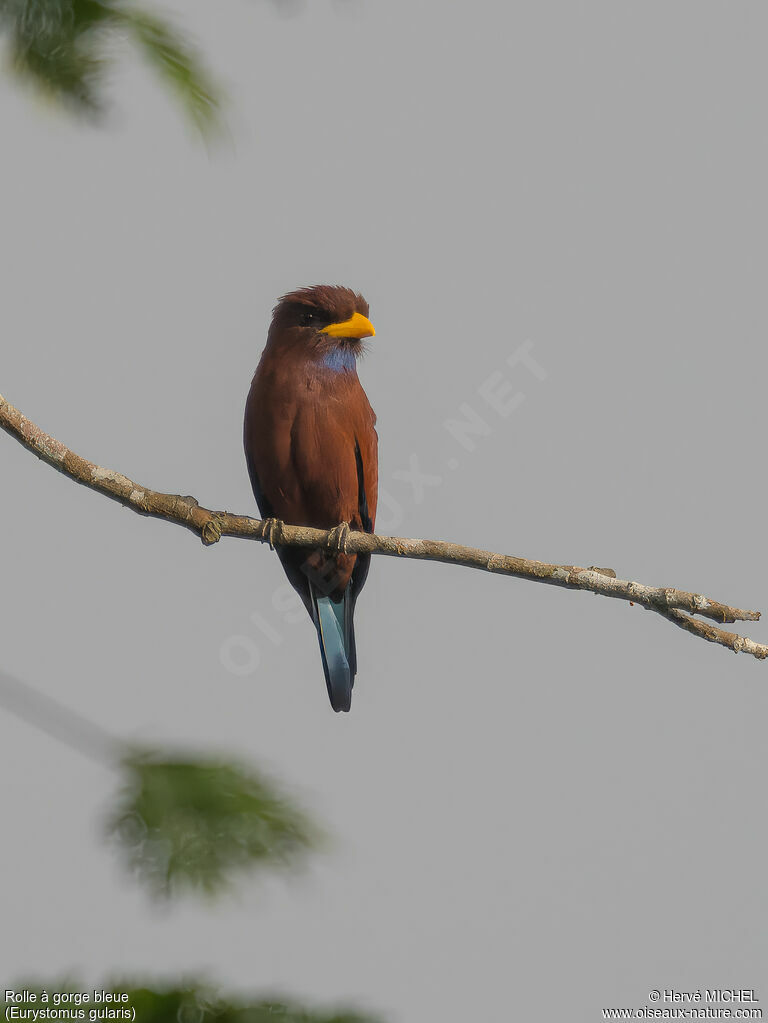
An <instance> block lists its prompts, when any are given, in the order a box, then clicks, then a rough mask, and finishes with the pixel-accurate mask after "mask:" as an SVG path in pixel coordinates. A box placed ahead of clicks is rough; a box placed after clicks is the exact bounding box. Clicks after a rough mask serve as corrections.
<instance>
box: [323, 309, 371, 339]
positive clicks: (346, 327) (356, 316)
mask: <svg viewBox="0 0 768 1023" xmlns="http://www.w3.org/2000/svg"><path fill="white" fill-rule="evenodd" d="M320 333H321V334H330V335H331V337H356V338H358V339H360V338H364V337H373V336H374V335H375V333H376V331H375V330H374V329H373V324H372V323H371V321H370V320H369V319H368V317H367V316H363V314H362V313H352V315H351V316H350V318H349V319H348V320H344V322H343V323H330V324H329V325H328V326H327V327H323V329H322V330H321V331H320Z"/></svg>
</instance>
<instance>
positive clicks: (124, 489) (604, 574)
mask: <svg viewBox="0 0 768 1023" xmlns="http://www.w3.org/2000/svg"><path fill="white" fill-rule="evenodd" d="M0 428H2V429H3V430H5V432H6V433H8V434H10V436H12V437H15V438H16V440H18V441H19V442H20V443H21V444H23V445H24V447H26V448H28V449H29V450H30V451H32V452H33V453H34V454H36V455H37V456H38V458H41V459H42V460H43V461H45V462H47V463H48V464H49V465H51V466H53V468H54V469H57V470H58V471H59V472H61V473H63V474H64V475H65V476H69V478H70V479H73V480H75V482H77V483H82V484H83V485H84V486H86V487H90V488H91V489H92V490H98V491H99V492H100V493H102V494H106V495H107V497H111V498H112V499H113V500H115V501H118V502H119V503H120V504H122V505H124V506H125V507H126V508H132V509H133V510H134V511H136V512H138V513H139V514H141V515H150V516H153V517H156V518H162V519H167V520H168V521H169V522H175V523H177V524H178V525H181V526H185V527H186V528H187V529H189V530H191V531H192V532H194V533H197V534H198V536H200V538H201V540H202V541H203V543H204V544H206V545H210V544H214V543H216V542H217V541H218V540H219V539H221V537H222V536H235V537H242V538H245V539H250V540H260V541H262V542H270V543H271V542H273V541H274V542H275V543H278V544H283V545H285V546H289V547H308V548H318V547H324V548H328V549H335V548H336V547H337V546H338V541H337V539H336V535H332V534H335V531H334V530H325V529H313V528H311V527H309V526H292V525H288V524H285V523H274V522H273V521H272V522H270V521H269V520H263V521H262V520H259V519H254V518H250V517H249V516H247V515H232V514H230V513H229V512H221V511H211V510H209V509H208V508H203V507H202V506H201V505H199V504H198V502H197V501H196V500H195V499H194V497H182V496H180V495H179V494H163V493H160V492H158V491H156V490H148V489H147V488H146V487H142V486H140V485H139V484H138V483H134V482H133V480H129V479H128V478H127V477H126V476H123V475H122V474H121V473H118V472H114V471H113V470H111V469H104V468H102V467H101V466H99V465H95V464H94V463H93V462H89V461H88V460H87V459H85V458H82V457H81V456H80V455H76V454H75V453H74V452H73V451H70V450H69V448H67V447H65V446H64V445H63V444H62V443H61V442H60V441H58V440H56V439H55V438H53V437H51V436H49V435H48V434H47V433H44V432H43V430H41V429H40V427H39V426H35V424H34V423H32V422H31V421H30V420H29V419H27V418H26V416H24V415H22V413H21V412H19V410H18V409H16V408H14V407H13V405H11V404H9V402H7V401H6V400H5V399H4V398H3V396H2V395H0ZM343 546H344V550H345V551H347V552H348V553H350V554H387V555H390V556H392V557H403V558H415V559H418V560H422V561H441V562H444V563H446V564H453V565H464V566H465V567H467V568H478V569H482V570H483V571H485V572H495V573H498V574H501V575H512V576H516V577H518V578H520V579H530V580H532V581H535V582H541V583H549V584H550V585H552V586H563V587H565V588H567V589H575V590H587V591H588V592H590V593H598V594H600V595H602V596H604V597H615V598H617V599H619V600H627V601H629V602H630V603H633V604H640V605H641V606H642V607H645V608H648V609H649V610H651V611H655V612H657V613H658V614H660V615H661V616H662V617H663V618H666V619H667V620H668V621H670V622H672V623H674V624H675V625H677V626H678V627H680V628H682V629H686V630H687V631H688V632H690V633H691V634H692V635H694V636H698V637H700V638H701V639H705V640H707V641H708V642H710V643H717V644H719V645H720V646H725V647H727V648H728V649H730V650H733V651H734V653H739V652H744V653H748V654H751V655H752V656H753V657H757V658H758V659H759V660H764V659H765V658H766V657H768V646H766V645H764V644H762V643H755V642H753V641H752V640H751V639H747V638H746V637H744V636H739V635H737V634H736V633H733V632H726V631H724V630H723V629H719V628H715V627H713V626H711V625H708V624H706V623H705V622H702V621H699V619H697V618H693V617H691V616H692V615H700V616H702V617H704V618H710V619H712V620H713V621H716V622H719V623H721V624H724V623H726V622H736V621H750V622H756V621H758V620H759V619H760V612H759V611H743V610H741V609H740V608H736V607H730V606H729V605H727V604H722V603H720V602H719V601H716V600H711V599H710V598H709V597H705V596H703V595H702V594H700V593H689V592H687V591H685V590H678V589H673V588H671V587H658V586H645V585H644V584H643V583H637V582H632V581H630V580H627V579H617V578H616V576H615V573H614V572H612V571H611V570H610V569H604V568H595V567H591V568H580V567H578V566H577V565H550V564H547V563H546V562H543V561H530V560H529V559H528V558H519V557H514V556H513V555H509V554H496V553H494V552H493V551H483V550H478V549H477V548H474V547H464V546H462V545H461V544H455V543H445V542H444V541H440V540H412V539H406V538H403V537H395V536H378V535H376V534H373V533H359V532H355V531H350V532H349V533H348V534H347V535H346V537H345V539H344V541H343Z"/></svg>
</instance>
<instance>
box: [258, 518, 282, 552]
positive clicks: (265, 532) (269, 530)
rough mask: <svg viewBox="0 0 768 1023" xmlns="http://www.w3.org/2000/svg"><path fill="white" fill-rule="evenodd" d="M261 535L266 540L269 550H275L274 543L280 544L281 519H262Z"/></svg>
mask: <svg viewBox="0 0 768 1023" xmlns="http://www.w3.org/2000/svg"><path fill="white" fill-rule="evenodd" d="M261 535H262V537H264V539H266V541H267V543H268V544H269V546H270V549H271V550H274V549H275V543H280V540H281V539H282V536H283V521H282V519H271V518H270V519H264V521H263V523H262V529H261Z"/></svg>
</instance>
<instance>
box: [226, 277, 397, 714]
mask: <svg viewBox="0 0 768 1023" xmlns="http://www.w3.org/2000/svg"><path fill="white" fill-rule="evenodd" d="M373 333H374V330H373V326H372V325H371V323H370V321H369V320H368V303H367V302H366V301H365V299H364V298H363V297H362V296H361V295H358V294H355V292H353V291H350V290H349V288H342V287H332V286H328V285H319V286H317V287H314V288H301V289H300V290H298V291H294V292H291V293H290V294H288V295H285V296H284V297H283V298H282V299H281V300H280V301H279V303H278V304H277V306H275V309H274V311H273V316H272V325H271V327H270V329H269V334H268V336H267V344H266V347H265V349H264V352H263V354H262V357H261V361H260V362H259V365H258V368H257V370H256V374H255V376H254V378H253V383H252V384H251V390H250V393H249V395H248V401H247V403H246V410H245V429H244V441H245V453H246V460H247V463H248V471H249V473H250V477H251V484H252V486H253V491H254V494H255V496H256V500H257V502H258V505H259V510H260V512H261V514H262V516H263V517H264V518H275V519H279V520H282V521H284V522H289V523H293V524H294V525H306V526H316V527H318V528H325V529H330V528H332V527H335V526H337V525H339V524H341V523H347V524H348V525H349V526H350V527H351V528H352V529H357V530H367V531H369V532H372V531H373V527H374V522H375V518H376V497H377V486H378V453H377V447H378V438H377V435H376V430H375V425H374V424H375V422H376V416H375V415H374V412H373V409H372V408H371V406H370V404H369V402H368V398H367V397H366V394H365V391H364V390H363V388H362V386H361V384H360V381H359V379H358V376H357V369H356V359H357V356H358V355H359V354H360V352H361V351H362V347H363V345H362V338H364V337H370V336H372V335H373ZM342 547H343V544H342ZM278 555H279V557H280V560H281V562H282V564H283V568H284V569H285V572H286V574H287V576H288V579H289V580H290V582H291V584H292V585H293V586H294V587H295V589H296V590H297V592H298V593H299V595H300V596H301V599H302V600H303V601H304V605H305V607H306V608H307V611H308V612H309V614H310V615H311V617H312V619H313V621H314V622H315V626H316V628H317V631H318V637H319V640H320V648H321V652H322V655H323V667H324V670H325V674H326V682H327V685H328V693H329V696H330V699H331V704H332V705H333V707H334V709H335V710H349V704H350V700H351V690H352V684H353V682H354V676H355V670H356V654H355V643H354V626H353V617H352V616H353V613H354V607H355V601H356V600H357V596H358V594H359V592H360V590H361V588H362V586H363V583H364V582H365V577H366V575H367V573H368V564H369V561H370V555H365V556H364V555H354V554H346V553H344V552H343V549H340V550H339V551H334V552H321V551H311V552H310V551H306V550H302V549H299V548H290V547H278ZM335 622H337V623H338V625H336V624H334V623H335ZM337 629H338V636H337Z"/></svg>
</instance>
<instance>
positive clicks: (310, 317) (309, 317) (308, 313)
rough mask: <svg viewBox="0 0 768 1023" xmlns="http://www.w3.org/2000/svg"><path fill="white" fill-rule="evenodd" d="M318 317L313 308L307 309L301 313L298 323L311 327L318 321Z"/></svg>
mask: <svg viewBox="0 0 768 1023" xmlns="http://www.w3.org/2000/svg"><path fill="white" fill-rule="evenodd" d="M319 321H320V317H319V315H318V314H317V313H316V312H315V311H314V309H307V310H305V311H304V312H303V313H302V314H301V319H300V320H299V323H300V324H301V326H302V327H313V326H314V325H315V324H316V323H319Z"/></svg>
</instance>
